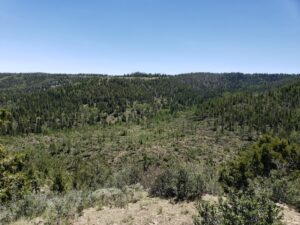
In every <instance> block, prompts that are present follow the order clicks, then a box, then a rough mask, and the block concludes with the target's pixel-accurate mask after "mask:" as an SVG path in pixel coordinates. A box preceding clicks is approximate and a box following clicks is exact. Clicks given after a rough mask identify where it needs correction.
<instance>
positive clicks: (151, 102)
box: [0, 74, 296, 134]
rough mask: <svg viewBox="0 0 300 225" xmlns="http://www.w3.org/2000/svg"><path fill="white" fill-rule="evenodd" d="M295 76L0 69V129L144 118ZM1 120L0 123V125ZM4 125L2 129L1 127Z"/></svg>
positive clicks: (9, 130) (26, 129) (38, 130)
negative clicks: (5, 119) (6, 118)
mask: <svg viewBox="0 0 300 225" xmlns="http://www.w3.org/2000/svg"><path fill="white" fill-rule="evenodd" d="M295 79H296V77H295V76H288V75H266V74H260V75H242V74H187V75H180V76H175V77H172V76H163V75H147V74H133V75H131V76H126V77H114V78H113V77H105V76H95V75H89V76H88V75H73V76H72V75H49V74H1V76H0V94H1V95H0V107H3V108H5V109H6V110H7V111H8V112H9V113H11V114H12V121H11V125H10V126H9V127H5V128H3V129H4V130H5V131H4V132H2V134H17V133H32V132H34V133H41V132H45V131H47V130H48V129H64V128H72V127H78V126H81V125H85V124H98V123H114V122H117V121H128V120H135V121H138V120H142V119H145V118H148V117H151V116H153V115H154V114H156V113H157V112H158V111H159V110H160V109H162V108H169V109H170V112H171V113H174V112H176V111H178V110H181V109H183V108H184V107H188V106H191V105H194V104H196V103H199V102H203V101H204V100H205V99H207V98H209V97H214V96H218V95H220V94H221V93H223V92H225V91H230V92H235V91H239V90H244V89H247V90H248V91H250V92H251V91H257V90H259V91H262V90H266V89H270V88H271V87H276V86H278V85H280V84H285V83H290V82H292V81H293V80H295ZM0 125H1V124H0ZM3 129H2V130H3Z"/></svg>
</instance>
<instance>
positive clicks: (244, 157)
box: [220, 136, 300, 208]
mask: <svg viewBox="0 0 300 225" xmlns="http://www.w3.org/2000/svg"><path fill="white" fill-rule="evenodd" d="M220 180H221V182H222V183H223V184H224V185H225V187H226V189H228V187H234V188H235V189H238V190H239V189H247V188H249V186H251V184H253V181H255V180H256V181H259V180H261V181H262V182H260V183H262V184H264V186H265V187H269V188H270V191H271V192H272V198H273V199H274V200H276V201H283V202H286V203H289V204H290V205H294V206H295V207H297V208H300V205H299V203H300V192H299V191H298V190H299V189H298V188H299V186H300V182H299V181H300V146H299V145H297V144H290V143H289V142H288V141H287V140H285V139H279V138H272V137H270V136H265V137H262V138H261V139H260V140H259V141H258V142H257V143H255V144H254V145H252V146H251V147H249V148H248V149H247V150H245V151H243V152H241V153H240V154H239V155H238V156H237V157H236V159H234V160H233V161H231V162H230V163H228V164H227V165H226V167H225V168H224V169H223V171H222V172H221V176H220ZM268 180H269V182H267V181H268ZM267 183H269V184H268V185H267ZM291 194H292V195H291Z"/></svg>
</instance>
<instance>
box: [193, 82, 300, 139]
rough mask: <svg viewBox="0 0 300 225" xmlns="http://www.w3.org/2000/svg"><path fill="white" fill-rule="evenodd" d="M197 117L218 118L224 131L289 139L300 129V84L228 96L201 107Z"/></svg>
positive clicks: (212, 100) (219, 124) (216, 124)
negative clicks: (262, 134)
mask: <svg viewBox="0 0 300 225" xmlns="http://www.w3.org/2000/svg"><path fill="white" fill-rule="evenodd" d="M196 115H197V116H198V117H199V118H200V119H204V118H214V119H215V126H216V127H220V128H221V129H229V130H238V129H243V130H244V131H245V132H251V131H253V130H256V131H260V132H262V133H265V132H273V133H275V134H280V135H283V136H289V134H290V133H291V132H298V131H299V129H300V82H299V81H297V82H295V83H294V84H291V85H286V86H285V87H281V88H278V89H272V90H269V91H267V92H262V93H256V92H254V93H244V92H241V93H237V94H225V95H223V96H222V97H219V98H215V99H211V100H208V101H207V102H205V103H203V104H201V105H199V106H198V109H197V112H196Z"/></svg>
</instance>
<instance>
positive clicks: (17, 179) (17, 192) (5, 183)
mask: <svg viewBox="0 0 300 225" xmlns="http://www.w3.org/2000/svg"><path fill="white" fill-rule="evenodd" d="M25 160H26V159H25V155H24V154H22V153H10V152H8V151H7V150H5V149H4V148H3V146H1V145H0V203H1V204H3V203H6V202H8V201H11V200H16V199H20V198H22V197H23V196H24V195H25V194H26V193H27V194H28V193H30V192H31V191H37V185H36V181H35V178H34V176H33V174H32V173H30V172H28V170H27V168H24V167H25V163H24V161H25Z"/></svg>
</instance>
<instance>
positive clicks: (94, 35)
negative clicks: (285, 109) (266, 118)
mask: <svg viewBox="0 0 300 225" xmlns="http://www.w3.org/2000/svg"><path fill="white" fill-rule="evenodd" d="M0 71H1V72H52V73H58V72H63V73H83V72H84V73H105V74H124V73H130V72H135V71H141V72H152V73H155V72H159V73H168V74H178V73H182V72H208V71H209V72H233V71H234V72H249V73H252V72H268V73H275V72H286V73H300V0H249V1H248V0H0Z"/></svg>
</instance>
